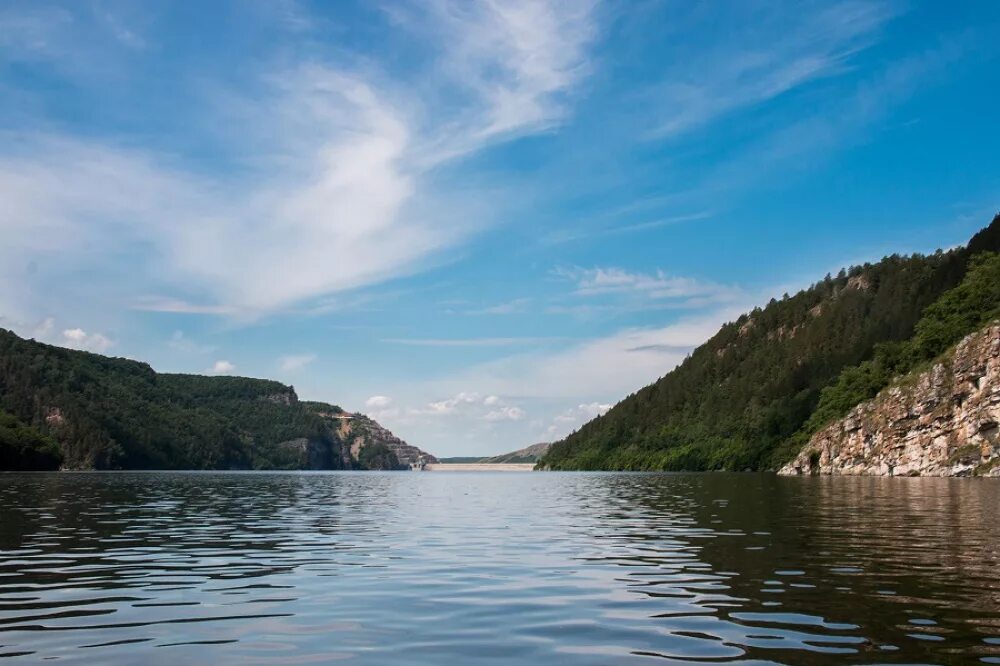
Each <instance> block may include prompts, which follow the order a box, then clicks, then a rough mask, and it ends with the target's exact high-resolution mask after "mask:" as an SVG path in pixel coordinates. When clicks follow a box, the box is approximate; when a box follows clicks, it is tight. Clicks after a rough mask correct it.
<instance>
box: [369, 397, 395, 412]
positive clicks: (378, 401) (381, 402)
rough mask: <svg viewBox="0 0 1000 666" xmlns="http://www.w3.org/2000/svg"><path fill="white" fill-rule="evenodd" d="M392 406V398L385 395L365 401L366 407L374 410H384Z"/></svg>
mask: <svg viewBox="0 0 1000 666" xmlns="http://www.w3.org/2000/svg"><path fill="white" fill-rule="evenodd" d="M391 404H392V398H390V397H388V396H384V395H373V396H372V397H370V398H368V399H367V400H365V407H368V408H370V409H371V408H374V409H384V408H385V407H388V406H389V405H391Z"/></svg>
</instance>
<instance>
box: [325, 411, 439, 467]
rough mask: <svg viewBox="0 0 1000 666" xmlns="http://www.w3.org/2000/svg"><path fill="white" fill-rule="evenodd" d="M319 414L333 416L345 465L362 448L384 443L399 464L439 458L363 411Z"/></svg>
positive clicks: (353, 463) (352, 461)
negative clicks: (402, 437) (359, 412)
mask: <svg viewBox="0 0 1000 666" xmlns="http://www.w3.org/2000/svg"><path fill="white" fill-rule="evenodd" d="M321 416H324V417H327V418H331V419H336V420H337V421H338V423H337V427H336V433H337V437H338V438H339V439H340V441H341V442H342V446H341V452H342V453H341V455H342V456H343V458H344V460H343V462H344V464H345V466H347V467H353V466H356V465H357V464H358V462H359V461H360V460H362V455H361V454H362V451H363V450H364V449H365V448H366V447H369V446H384V447H385V448H386V449H388V450H389V451H391V452H392V454H393V455H394V456H395V457H396V460H397V461H398V462H399V465H400V466H401V467H410V466H412V465H414V464H430V463H436V462H437V461H438V460H437V458H435V457H434V456H432V455H431V454H429V453H427V452H426V451H423V450H421V449H419V448H417V447H415V446H412V445H410V444H407V443H406V442H405V441H403V440H402V439H400V438H399V437H397V436H396V435H394V434H392V433H391V432H390V431H389V430H387V429H386V428H384V427H383V426H381V425H379V424H378V423H377V422H375V421H374V420H372V419H370V418H369V417H367V416H365V415H364V414H349V413H347V412H343V413H340V414H321Z"/></svg>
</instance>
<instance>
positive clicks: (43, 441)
mask: <svg viewBox="0 0 1000 666" xmlns="http://www.w3.org/2000/svg"><path fill="white" fill-rule="evenodd" d="M61 461H62V454H61V453H60V452H59V444H58V443H56V441H55V440H54V439H52V438H51V437H46V436H45V435H43V434H42V433H41V432H39V431H38V430H37V429H35V428H32V427H31V426H28V425H25V424H23V423H21V422H20V421H18V420H17V419H16V418H14V417H13V416H11V415H10V414H7V413H6V412H3V411H0V469H15V470H50V469H58V468H59V463H60V462H61Z"/></svg>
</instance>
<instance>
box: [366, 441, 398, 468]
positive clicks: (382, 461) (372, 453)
mask: <svg viewBox="0 0 1000 666" xmlns="http://www.w3.org/2000/svg"><path fill="white" fill-rule="evenodd" d="M358 463H359V464H360V465H361V467H362V468H363V469H379V470H393V469H400V464H399V459H398V458H397V457H396V454H395V453H393V452H392V449H390V448H389V447H388V446H386V445H385V444H384V443H382V442H376V443H374V444H369V445H368V446H366V447H364V448H362V449H361V453H359V454H358Z"/></svg>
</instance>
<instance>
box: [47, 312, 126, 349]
mask: <svg viewBox="0 0 1000 666" xmlns="http://www.w3.org/2000/svg"><path fill="white" fill-rule="evenodd" d="M50 321H51V320H48V319H47V320H45V324H43V326H44V327H45V329H46V332H47V331H48V330H49V329H51V325H49V324H50ZM114 344H115V343H114V341H113V340H110V339H109V338H107V337H105V336H104V335H101V334H100V333H87V332H86V331H84V330H83V329H82V328H69V329H66V330H65V331H63V332H62V345H63V346H64V347H69V348H71V349H82V350H84V351H90V352H95V353H98V354H103V353H104V352H106V351H107V350H108V349H110V348H111V347H113V346H114Z"/></svg>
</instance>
